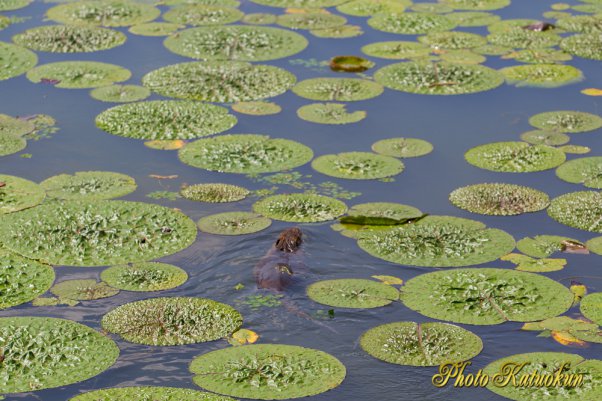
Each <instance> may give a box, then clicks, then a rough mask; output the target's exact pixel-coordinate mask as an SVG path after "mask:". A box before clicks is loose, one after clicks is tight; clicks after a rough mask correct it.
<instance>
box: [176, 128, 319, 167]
mask: <svg viewBox="0 0 602 401" xmlns="http://www.w3.org/2000/svg"><path fill="white" fill-rule="evenodd" d="M179 157H180V160H181V161H182V162H183V163H186V164H188V165H191V166H193V167H197V168H202V169H206V170H210V171H220V172H226V173H241V174H251V173H272V172H277V171H283V170H289V169H292V168H295V167H298V166H302V165H303V164H305V163H307V162H309V161H310V160H311V159H312V157H313V152H312V150H311V149H310V148H308V147H307V146H305V145H302V144H300V143H299V142H295V141H291V140H289V139H272V138H270V137H269V136H267V135H254V134H238V135H222V136H219V137H215V138H207V139H200V140H198V141H195V142H192V143H189V144H188V145H186V146H185V147H183V148H182V149H180V151H179Z"/></svg>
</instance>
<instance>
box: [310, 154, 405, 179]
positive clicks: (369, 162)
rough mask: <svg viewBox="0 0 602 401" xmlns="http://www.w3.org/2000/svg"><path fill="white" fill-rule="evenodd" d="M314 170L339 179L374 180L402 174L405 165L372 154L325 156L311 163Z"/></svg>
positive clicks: (389, 157)
mask: <svg viewBox="0 0 602 401" xmlns="http://www.w3.org/2000/svg"><path fill="white" fill-rule="evenodd" d="M311 166H312V167H313V169H314V170H316V171H318V172H320V173H322V174H326V175H329V176H331V177H337V178H347V179H353V180H372V179H377V178H385V177H391V176H394V175H397V174H399V173H401V172H402V171H403V169H404V164H403V163H402V162H401V161H400V160H398V159H395V158H394V157H391V156H384V155H379V154H376V153H370V152H345V153H339V154H336V155H323V156H320V157H317V158H315V159H314V160H313V161H312V162H311Z"/></svg>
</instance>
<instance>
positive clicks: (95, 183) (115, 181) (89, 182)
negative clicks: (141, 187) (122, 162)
mask: <svg viewBox="0 0 602 401" xmlns="http://www.w3.org/2000/svg"><path fill="white" fill-rule="evenodd" d="M40 186H41V187H42V188H43V189H44V190H45V191H46V193H47V194H48V196H49V197H51V198H58V199H66V200H99V199H111V198H119V197H121V196H125V195H127V194H129V193H132V192H134V191H135V190H136V181H135V180H134V179H133V178H132V177H130V176H128V175H125V174H121V173H113V172H110V171H78V172H76V173H74V174H73V175H70V174H59V175H55V176H53V177H50V178H48V179H46V180H44V181H42V182H41V183H40Z"/></svg>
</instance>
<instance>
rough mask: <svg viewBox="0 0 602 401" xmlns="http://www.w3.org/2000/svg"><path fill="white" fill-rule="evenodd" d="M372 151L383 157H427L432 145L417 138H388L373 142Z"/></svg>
mask: <svg viewBox="0 0 602 401" xmlns="http://www.w3.org/2000/svg"><path fill="white" fill-rule="evenodd" d="M372 150H373V151H375V152H376V153H378V154H381V155H385V156H392V157H401V158H408V157H420V156H424V155H428V154H429V153H431V152H432V151H433V145H432V144H431V143H430V142H427V141H425V140H423V139H417V138H389V139H382V140H380V141H377V142H374V143H373V144H372Z"/></svg>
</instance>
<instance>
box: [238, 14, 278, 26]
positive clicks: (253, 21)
mask: <svg viewBox="0 0 602 401" xmlns="http://www.w3.org/2000/svg"><path fill="white" fill-rule="evenodd" d="M242 22H244V23H245V24H249V25H271V24H275V23H276V16H275V15H274V14H269V13H250V14H245V16H244V17H242Z"/></svg>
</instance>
